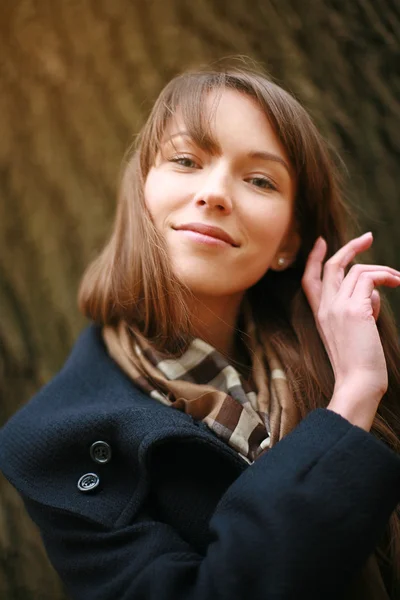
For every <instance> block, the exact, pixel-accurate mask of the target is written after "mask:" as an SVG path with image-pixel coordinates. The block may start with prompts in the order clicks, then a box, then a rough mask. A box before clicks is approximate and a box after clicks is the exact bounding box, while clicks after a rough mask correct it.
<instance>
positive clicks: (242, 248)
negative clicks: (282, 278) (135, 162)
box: [145, 90, 297, 298]
mask: <svg viewBox="0 0 400 600" xmlns="http://www.w3.org/2000/svg"><path fill="white" fill-rule="evenodd" d="M215 99H216V98H215V94H213V93H210V94H209V96H208V98H207V101H206V102H205V110H207V109H208V110H210V109H211V107H212V103H213V101H214V102H215ZM212 114H213V115H214V116H213V119H212V121H211V126H212V135H213V138H214V139H215V142H216V143H217V145H218V146H217V148H216V150H215V151H212V152H211V151H206V150H204V149H203V148H200V147H198V146H197V145H196V144H195V143H194V142H193V140H192V139H191V138H190V137H189V135H188V134H186V133H185V123H184V122H183V120H182V118H181V117H180V115H179V113H178V115H177V116H176V118H174V119H172V120H171V122H170V123H169V126H168V127H167V129H166V131H165V134H164V137H163V141H162V145H161V149H160V152H159V154H158V156H157V158H156V161H155V164H154V166H153V167H152V168H151V169H150V172H149V174H148V176H147V179H146V184H145V201H146V205H147V207H148V209H149V211H150V214H151V216H152V219H153V222H154V224H155V226H156V227H157V229H158V230H159V231H160V233H161V234H162V235H163V236H164V237H165V240H166V243H167V247H168V251H169V254H170V257H171V260H172V264H173V268H174V272H175V273H176V275H177V276H178V277H179V278H180V279H181V280H182V281H183V282H184V283H185V284H187V285H188V286H189V288H190V289H191V290H192V292H193V293H194V294H195V295H198V296H199V297H200V296H202V297H203V298H204V297H206V296H214V297H215V296H220V297H222V296H225V297H228V296H239V297H240V296H241V295H243V293H244V292H245V290H247V289H248V288H249V287H251V286H252V285H254V284H255V283H256V282H257V281H258V280H259V279H260V278H261V277H262V276H263V275H264V274H265V273H266V271H267V270H268V269H269V268H276V267H277V265H278V263H277V259H278V257H279V256H281V255H282V254H284V255H285V256H288V255H289V254H293V257H294V255H295V253H296V250H297V236H296V234H295V233H294V223H293V209H294V206H293V205H294V195H295V182H294V180H293V177H292V176H291V167H290V165H289V162H288V159H287V157H286V155H285V151H284V149H283V147H282V145H281V143H280V142H279V140H278V139H277V137H276V135H275V133H274V131H273V129H272V128H271V126H270V124H269V122H268V120H267V118H266V117H265V115H264V113H263V112H262V111H261V109H260V108H259V107H258V105H257V104H256V102H255V101H254V100H253V99H252V98H250V97H248V96H246V95H244V94H241V93H239V92H236V91H233V90H225V91H224V92H223V93H222V95H221V97H220V99H219V102H218V105H217V108H216V111H215V113H212ZM202 226H211V227H216V228H219V229H220V230H222V232H224V233H225V234H227V235H228V236H229V237H230V238H231V242H232V243H230V242H229V241H223V240H221V239H216V238H215V237H210V235H204V233H208V234H211V235H214V234H215V232H213V231H212V230H207V229H204V230H203V234H202V233H199V232H194V231H192V230H193V229H199V230H201V228H202ZM220 233H221V231H220ZM224 233H221V235H222V236H224ZM217 235H219V234H218V233H217ZM285 253H286V254H285Z"/></svg>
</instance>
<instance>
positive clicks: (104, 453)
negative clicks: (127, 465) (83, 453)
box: [90, 440, 111, 465]
mask: <svg viewBox="0 0 400 600" xmlns="http://www.w3.org/2000/svg"><path fill="white" fill-rule="evenodd" d="M90 456H91V457H92V459H93V460H94V461H95V462H97V463H100V464H102V465H104V464H106V463H108V462H110V460H111V446H110V445H109V444H107V442H103V441H101V440H99V441H98V442H94V443H93V444H92V445H91V446H90Z"/></svg>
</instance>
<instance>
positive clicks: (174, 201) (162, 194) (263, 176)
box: [145, 90, 400, 431]
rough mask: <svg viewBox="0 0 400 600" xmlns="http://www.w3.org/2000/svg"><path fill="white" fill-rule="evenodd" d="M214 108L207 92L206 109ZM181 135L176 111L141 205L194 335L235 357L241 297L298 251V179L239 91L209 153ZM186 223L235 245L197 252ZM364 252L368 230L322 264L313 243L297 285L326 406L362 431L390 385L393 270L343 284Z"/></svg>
mask: <svg viewBox="0 0 400 600" xmlns="http://www.w3.org/2000/svg"><path fill="white" fill-rule="evenodd" d="M214 101H215V95H213V94H212V93H211V94H210V95H209V97H208V98H207V102H206V103H205V109H206V110H207V109H208V110H209V109H210V108H211V106H212V103H213V102H214ZM210 114H211V113H210ZM213 114H214V113H213ZM184 131H185V123H184V122H183V120H182V118H181V116H180V115H179V113H178V114H177V115H176V116H175V118H174V119H172V120H171V122H170V123H169V125H168V127H167V129H166V131H165V136H164V139H163V143H162V147H161V151H160V152H159V154H158V156H157V159H156V161H155V164H154V166H153V167H152V168H151V170H150V172H149V174H148V177H147V180H146V185H145V200H146V205H147V208H148V209H149V211H150V214H151V216H152V219H153V222H154V224H155V225H156V227H157V228H158V230H159V231H160V233H161V234H162V235H163V236H164V237H165V240H166V243H167V248H168V252H169V254H170V257H171V260H172V264H173V268H174V270H175V273H176V274H177V275H178V276H179V277H180V278H181V279H182V280H183V281H184V283H186V285H187V286H188V287H189V288H190V290H191V291H192V292H193V295H194V301H193V304H192V305H191V307H190V308H191V310H192V314H193V323H194V326H195V330H196V332H197V335H198V336H199V337H201V338H202V339H204V340H206V341H208V342H209V343H210V344H211V345H213V346H214V347H215V348H217V349H218V350H219V351H220V352H222V353H224V354H225V355H227V356H228V357H230V358H231V360H235V359H237V360H239V359H240V354H238V349H237V348H235V343H234V339H235V338H234V333H235V332H234V329H235V324H236V321H237V317H238V313H239V310H240V304H241V301H242V298H243V295H244V293H245V291H246V290H247V289H248V288H249V287H251V286H252V285H253V284H255V283H256V282H257V281H258V280H259V279H260V278H261V277H262V276H263V275H264V274H265V273H266V272H267V271H268V269H279V266H278V258H279V257H280V256H282V257H284V258H285V259H286V260H287V263H286V265H287V266H288V265H290V263H291V262H292V261H293V260H294V259H295V256H296V253H297V251H298V249H299V245H300V243H301V241H300V238H299V236H298V234H297V232H296V223H295V222H294V216H293V215H294V198H295V192H296V181H295V179H294V178H293V176H292V174H291V167H290V164H289V163H288V159H287V156H286V153H285V150H284V148H283V147H282V145H281V144H280V142H279V140H278V139H277V137H276V135H275V133H274V131H273V129H272V127H271V126H270V124H269V122H268V119H267V118H266V116H265V115H264V113H263V112H262V111H261V109H260V108H259V107H258V105H257V104H256V102H255V101H254V100H253V99H251V98H249V97H247V96H245V95H243V94H241V93H239V92H235V91H230V90H226V91H225V92H223V94H222V96H221V98H220V99H219V103H218V105H217V109H216V112H215V114H214V118H213V121H212V134H213V137H214V138H215V140H216V142H217V150H216V151H215V152H214V151H213V152H206V151H205V150H204V149H202V148H199V147H198V146H196V145H195V144H194V142H193V140H191V139H190V138H189V137H188V136H187V135H185V134H184V133H183V134H182V132H184ZM243 132H246V135H243ZM254 152H257V153H260V152H263V153H269V154H271V155H273V156H274V157H275V159H274V160H265V158H262V159H261V158H260V157H255V156H254ZM252 153H253V156H250V154H252ZM283 163H286V165H287V168H286V167H285V166H284V164H283ZM190 222H199V223H203V224H208V225H214V226H218V227H221V228H222V229H224V230H225V231H226V232H228V233H229V234H230V235H231V236H232V238H233V239H234V240H235V242H236V246H232V245H225V246H222V247H221V246H209V245H205V244H200V243H195V242H194V240H193V239H192V238H191V237H188V236H187V235H184V234H183V232H182V231H176V230H175V229H174V227H177V226H181V225H183V224H185V223H190ZM371 244H372V235H371V234H370V233H368V234H365V235H364V236H361V237H360V238H356V239H354V240H351V241H350V242H349V243H348V244H346V245H345V246H343V247H342V248H341V249H340V250H339V251H338V252H336V253H335V255H334V256H332V257H331V258H330V259H329V260H328V261H326V263H325V265H324V259H325V255H326V251H327V245H326V242H325V240H323V239H322V238H319V239H318V240H317V242H316V244H315V246H314V248H313V250H312V251H311V253H310V255H309V258H308V261H307V264H306V268H305V271H304V276H303V280H302V287H303V290H304V292H305V294H306V296H307V299H308V301H309V304H310V306H311V309H312V311H313V314H314V318H315V321H316V325H317V328H318V331H319V333H320V336H321V339H322V341H323V343H324V345H325V348H326V350H327V353H328V356H329V358H330V361H331V364H332V368H333V371H334V374H335V389H334V394H333V397H332V399H331V402H330V403H329V405H328V409H330V410H333V411H335V412H337V413H338V414H340V415H342V416H343V417H345V418H346V419H347V420H349V421H350V422H351V423H353V424H354V425H358V426H359V427H362V428H364V429H365V430H367V431H369V430H370V428H371V425H372V422H373V419H374V417H375V414H376V411H377V408H378V406H379V403H380V401H381V399H382V397H383V395H384V394H385V392H386V390H387V385H388V375H387V368H386V361H385V356H384V352H383V348H382V344H381V341H380V336H379V332H378V329H377V326H376V319H377V317H378V314H379V294H378V292H377V290H376V289H375V288H376V287H378V286H381V285H383V286H388V287H397V286H399V285H400V272H399V271H397V270H396V269H393V268H391V267H387V266H382V265H365V264H363V265H361V264H358V265H355V266H353V267H352V268H351V269H350V270H349V272H348V273H347V275H345V271H346V268H347V267H348V265H349V264H350V263H351V262H352V261H353V259H354V258H355V257H356V256H357V255H358V254H359V253H361V252H363V251H365V250H367V249H368V248H369V247H370V246H371Z"/></svg>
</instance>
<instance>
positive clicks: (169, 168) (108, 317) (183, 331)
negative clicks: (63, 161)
mask: <svg viewBox="0 0 400 600" xmlns="http://www.w3.org/2000/svg"><path fill="white" fill-rule="evenodd" d="M345 217H346V208H345V205H344V202H343V200H342V198H341V195H340V191H339V186H338V183H337V176H336V174H335V169H334V166H333V162H332V159H331V158H330V157H329V153H328V151H327V148H326V144H325V143H324V141H323V139H322V138H321V136H320V135H319V133H318V132H317V131H316V128H315V126H314V125H313V124H312V122H311V120H310V117H309V116H308V115H307V113H306V112H305V111H304V109H303V108H302V107H301V106H300V105H299V104H298V102H297V101H296V100H294V99H293V98H292V97H291V96H290V95H289V94H287V93H286V92H285V91H283V90H282V89H281V88H280V87H278V86H277V85H275V84H274V83H272V82H271V81H269V80H268V79H267V78H266V77H265V76H264V75H263V74H261V73H256V72H250V71H245V70H237V69H232V70H226V71H224V72H194V73H186V74H184V75H182V76H179V77H177V78H175V79H174V80H172V81H171V82H170V83H169V84H168V85H167V86H166V88H165V89H164V90H163V91H162V92H161V95H160V97H159V98H158V100H157V102H156V103H155V106H154V108H153V110H152V113H151V115H150V117H149V119H148V121H147V123H146V125H145V126H144V128H143V130H142V132H141V135H140V137H139V139H138V142H137V145H136V149H135V151H134V152H133V154H132V155H131V156H130V157H129V159H128V161H127V164H126V167H125V171H124V175H123V180H122V185H121V194H120V199H119V205H118V211H117V217H116V222H115V227H114V230H113V233H112V236H111V238H110V240H109V242H108V244H107V245H106V247H105V248H104V250H103V251H102V253H101V254H100V256H99V257H98V258H97V259H96V260H95V261H94V263H93V264H92V265H91V266H90V267H89V269H88V271H87V272H86V274H85V276H84V278H83V281H82V285H81V289H80V306H81V309H82V310H83V312H84V313H85V314H86V315H87V316H88V317H89V318H90V319H91V320H92V321H94V324H92V325H91V326H89V327H88V328H87V329H86V330H85V331H84V332H83V334H82V335H81V337H80V338H79V340H78V342H77V343H76V345H75V347H74V349H73V351H72V354H71V356H70V357H69V359H68V361H67V362H66V364H65V366H64V368H63V369H62V370H61V372H60V373H59V374H58V375H57V376H56V377H55V378H54V379H53V380H52V381H51V382H50V383H49V384H48V385H47V386H46V387H45V388H44V389H42V390H41V391H40V392H39V393H38V394H37V395H36V396H35V397H34V398H33V399H32V400H31V401H30V402H29V403H28V404H27V406H25V407H24V408H23V409H22V410H21V411H19V412H18V413H17V415H15V416H14V417H13V418H12V419H11V420H10V421H9V423H8V424H7V425H6V426H5V427H4V428H3V430H2V432H1V435H0V445H1V458H0V466H1V468H2V470H3V471H4V473H5V475H6V477H7V478H8V479H9V480H10V481H11V483H12V484H13V485H14V486H15V487H16V488H17V489H18V491H19V492H20V494H21V495H22V497H23V499H24V502H25V505H26V508H27V510H28V512H29V513H30V515H31V517H32V518H33V520H34V521H35V522H36V524H37V525H38V527H39V529H40V531H41V534H42V537H43V540H44V543H45V546H46V548H47V552H48V554H49V557H50V559H51V561H52V563H53V565H54V566H55V568H56V570H57V571H58V572H59V574H60V576H61V577H62V579H63V581H64V582H65V584H66V587H67V590H68V591H69V593H70V595H71V597H72V598H75V599H84V600H91V599H96V600H100V599H101V600H106V599H107V600H108V599H110V600H111V599H115V598H118V599H124V600H128V599H129V600H131V599H135V600H136V599H142V598H143V599H155V598H157V600H162V599H165V600H171V599H174V600H175V599H176V600H179V599H185V600H205V599H211V598H212V599H214V598H215V599H217V598H218V599H220V600H223V599H225V598H229V599H230V600H232V599H241V598H247V597H248V596H250V597H251V598H252V599H253V600H256V599H260V600H261V599H262V600H266V599H270V598H271V599H272V598H274V599H278V598H279V599H285V600H286V599H289V598H290V599H292V598H305V597H307V598H315V599H318V600H320V599H322V598H324V599H326V598H335V599H337V598H363V599H364V600H365V599H367V598H373V599H381V598H396V597H399V596H398V595H397V593H398V592H396V585H397V583H398V581H399V572H398V571H399V569H398V567H399V564H400V550H399V547H400V546H399V541H400V533H399V531H400V530H399V517H398V515H396V513H395V509H396V506H397V505H398V503H399V500H400V457H399V432H400V423H399V400H398V398H399V391H400V374H399V370H398V367H397V365H396V362H398V360H397V361H396V359H398V355H399V347H398V344H397V340H396V332H395V327H394V325H393V321H391V319H390V316H388V314H387V310H386V309H385V308H384V307H382V308H381V302H380V297H379V294H378V292H377V291H376V289H375V288H376V287H378V286H388V287H392V288H393V287H397V286H398V285H399V284H400V272H399V271H397V270H395V269H394V268H391V267H387V266H379V265H360V264H359V265H355V266H352V267H351V268H350V269H349V270H348V271H347V268H348V267H350V266H351V265H352V262H353V260H354V259H355V258H357V257H358V256H359V255H360V254H361V253H362V252H364V251H365V250H367V249H368V248H369V247H370V246H371V244H372V235H371V234H370V233H367V234H365V235H363V236H361V237H358V238H354V239H350V241H347V243H346V240H348V239H349V237H348V232H347V231H346V229H345V220H346V219H345ZM328 257H329V259H328V260H327V261H326V262H325V265H324V267H323V263H324V261H325V259H327V258H328ZM322 267H323V268H322ZM378 438H379V439H378ZM397 589H398V588H397Z"/></svg>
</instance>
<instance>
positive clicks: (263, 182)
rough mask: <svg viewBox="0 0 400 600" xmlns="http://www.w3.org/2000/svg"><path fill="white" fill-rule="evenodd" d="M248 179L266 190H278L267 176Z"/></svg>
mask: <svg viewBox="0 0 400 600" xmlns="http://www.w3.org/2000/svg"><path fill="white" fill-rule="evenodd" d="M247 181H248V182H249V183H251V184H252V185H255V186H256V187H259V188H261V189H264V190H276V186H275V185H274V184H273V183H272V181H270V180H269V179H267V178H266V177H251V178H250V179H248V180H247Z"/></svg>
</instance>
